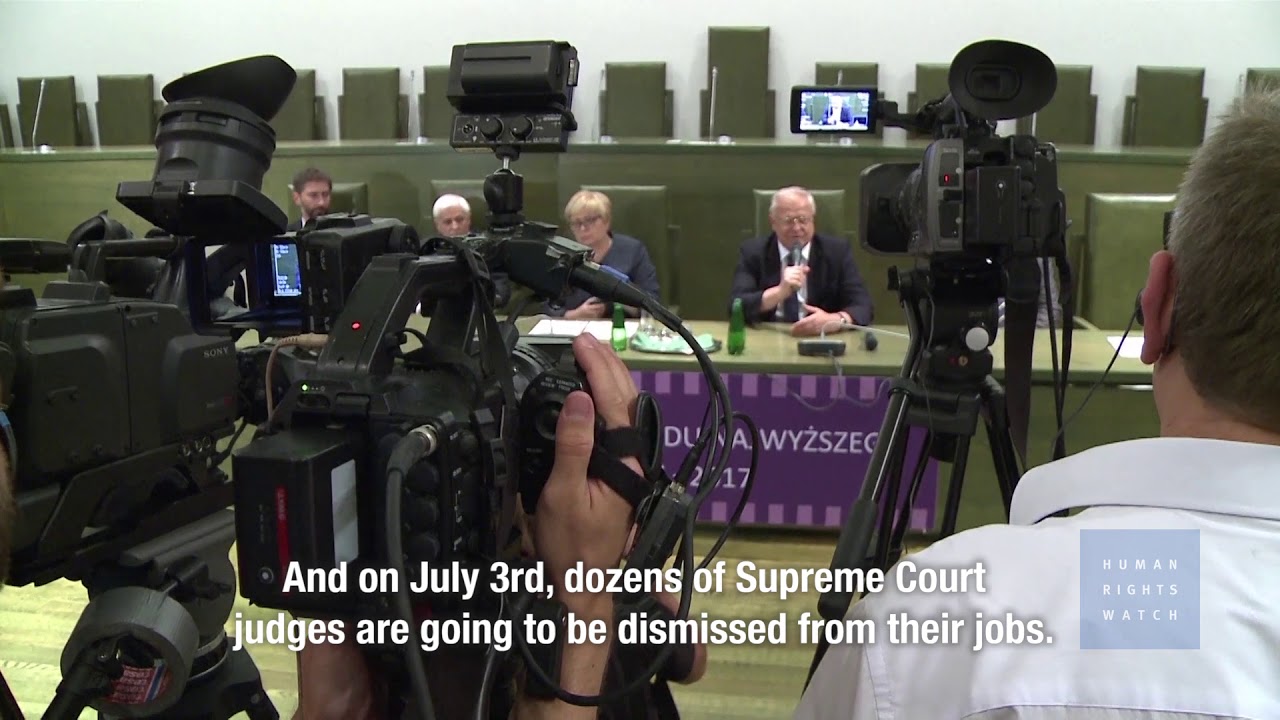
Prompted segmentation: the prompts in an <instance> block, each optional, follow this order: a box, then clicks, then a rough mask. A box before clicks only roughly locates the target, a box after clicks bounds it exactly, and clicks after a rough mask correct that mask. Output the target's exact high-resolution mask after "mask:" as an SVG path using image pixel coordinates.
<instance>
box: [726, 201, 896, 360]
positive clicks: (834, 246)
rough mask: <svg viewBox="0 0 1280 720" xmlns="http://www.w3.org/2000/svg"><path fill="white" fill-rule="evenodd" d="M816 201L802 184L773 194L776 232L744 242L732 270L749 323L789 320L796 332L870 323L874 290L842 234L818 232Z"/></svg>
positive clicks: (733, 296) (734, 292) (810, 333)
mask: <svg viewBox="0 0 1280 720" xmlns="http://www.w3.org/2000/svg"><path fill="white" fill-rule="evenodd" d="M816 215H817V206H816V205H815V203H814V200H813V195H812V194H810V193H809V191H808V190H805V189H804V188H802V187H788V188H783V189H781V190H779V191H778V192H776V193H774V195H773V201H772V202H771V203H770V204H769V223H770V224H771V225H772V226H773V232H772V233H771V234H769V235H768V236H766V237H763V238H754V239H752V240H748V241H746V242H744V243H743V244H742V250H741V254H740V256H739V258H738V267H737V269H736V270H735V271H734V273H733V290H732V294H731V296H730V307H732V302H733V300H734V299H737V298H741V299H742V305H743V310H744V311H745V314H746V318H747V322H748V323H752V324H755V323H760V322H787V323H791V334H792V335H795V336H813V335H820V334H822V332H823V331H824V330H825V331H826V332H827V333H831V332H837V331H839V330H841V329H843V328H842V326H843V325H845V324H856V325H870V324H871V322H872V320H873V319H874V309H873V307H872V302H871V293H870V292H868V291H867V286H866V285H865V284H864V283H863V282H862V276H861V275H860V274H859V273H858V267H857V265H856V264H855V263H854V261H853V250H852V248H850V247H849V242H848V241H847V240H845V239H844V238H838V237H832V236H828V235H819V234H817V233H815V232H814V229H815V228H814V218H815V216H816Z"/></svg>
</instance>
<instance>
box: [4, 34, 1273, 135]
mask: <svg viewBox="0 0 1280 720" xmlns="http://www.w3.org/2000/svg"><path fill="white" fill-rule="evenodd" d="M708 41H709V46H708V63H707V80H706V84H707V89H705V90H703V91H702V92H701V97H700V102H701V105H702V108H701V110H702V117H701V123H702V135H703V136H704V137H711V136H719V135H729V136H733V137H741V138H771V137H775V135H776V130H777V128H776V127H775V116H776V113H775V112H774V108H775V107H776V102H777V97H776V93H775V91H774V90H772V89H770V88H769V87H768V74H769V28H767V27H763V28H711V29H710V35H709V38H708ZM422 70H423V88H424V91H423V92H422V93H420V94H419V96H418V121H419V127H420V128H421V130H420V134H422V135H423V136H425V137H428V138H444V137H448V136H449V135H450V133H451V128H452V122H453V115H454V111H453V108H452V107H451V106H450V104H449V101H448V99H447V96H446V92H447V87H448V67H446V66H438V67H424V68H423V69H422ZM947 70H948V67H947V66H946V65H938V64H919V65H917V66H916V73H915V74H916V78H915V87H916V89H915V90H914V91H912V92H910V93H908V96H907V103H906V107H907V109H909V110H912V111H914V110H916V109H919V107H920V106H921V105H923V104H924V103H925V102H927V101H929V100H932V99H935V98H938V97H941V96H943V95H945V94H946V92H947ZM713 71H714V73H715V75H716V83H715V86H716V98H715V105H716V107H717V108H732V109H733V111H732V112H718V113H716V114H715V115H714V116H713V114H712V113H711V100H712V98H711V91H710V87H711V84H712V83H711V78H712V73H713ZM1204 74H1205V73H1204V70H1203V69H1202V68H1180V67H1139V68H1138V69H1137V74H1136V77H1135V81H1134V94H1133V95H1130V96H1127V97H1126V98H1125V104H1124V121H1123V123H1124V124H1123V129H1122V133H1121V139H1122V144H1124V145H1126V146H1148V147H1152V146H1154V147H1195V146H1196V145H1199V144H1200V142H1201V140H1203V138H1204V132H1205V125H1206V122H1207V118H1208V106H1209V101H1208V100H1207V99H1206V98H1205V97H1204V96H1203V92H1204ZM400 75H401V73H400V70H399V69H398V68H347V69H345V70H343V78H342V87H343V92H342V94H341V95H339V97H338V113H339V117H338V136H339V137H340V138H342V139H344V140H394V139H407V138H408V135H409V117H410V109H409V108H410V103H409V97H408V96H407V95H405V94H404V93H401V92H400V82H401V77H400ZM879 76H880V68H879V64H877V63H817V64H816V66H815V68H814V80H815V82H816V83H818V84H824V85H834V84H838V83H839V84H844V85H853V86H856V85H864V86H865V85H878V84H879ZM1245 82H1246V84H1248V85H1254V84H1259V83H1263V82H1275V83H1280V69H1267V68H1250V69H1249V70H1248V71H1247V73H1246V77H1245ZM42 83H43V85H44V90H43V98H41V84H42ZM1092 85H1093V68H1092V66H1088V65H1063V66H1059V68H1058V88H1057V92H1056V94H1055V96H1054V99H1053V100H1052V101H1051V102H1050V103H1049V104H1048V106H1046V107H1045V108H1044V109H1042V110H1041V111H1040V112H1039V113H1037V114H1035V115H1034V116H1030V117H1025V118H1021V119H1020V120H1018V122H1017V126H1018V131H1019V132H1022V133H1033V134H1035V135H1036V136H1037V137H1038V138H1040V139H1041V140H1044V141H1048V142H1055V143H1059V144H1073V145H1092V144H1093V143H1094V142H1095V139H1096V136H1097V110H1098V107H1097V106H1098V98H1097V96H1096V95H1094V94H1093V92H1092ZM155 90H156V89H155V80H154V78H153V76H151V75H110V76H99V78H98V100H97V102H96V103H95V105H96V107H95V112H96V114H97V119H98V140H97V142H98V144H100V145H103V146H112V145H147V144H150V143H151V142H152V141H153V139H154V135H155V126H156V118H157V114H158V112H159V109H160V108H161V107H163V105H162V103H161V102H160V101H158V100H155V95H156V93H155ZM881 99H883V93H882V94H881ZM674 106H675V100H674V96H673V93H672V91H671V90H670V89H669V88H668V87H667V67H666V63H662V62H640V63H608V64H606V66H605V72H604V87H603V88H602V90H601V92H600V95H599V113H600V132H601V134H602V135H608V136H612V137H615V138H670V137H672V136H673V134H674V133H673V118H674V114H675V113H674ZM37 107H39V112H40V122H39V124H38V125H37V124H36V123H35V122H34V120H35V115H36V110H37ZM88 118H89V110H88V107H87V105H86V103H84V102H80V101H79V100H77V92H76V84H75V78H73V77H49V78H21V79H19V98H18V126H19V128H20V129H21V137H20V139H19V141H18V142H17V143H15V141H14V133H13V129H12V127H11V126H10V120H9V112H8V109H7V108H4V106H0V146H4V147H16V146H18V145H21V146H25V147H34V146H36V145H41V144H47V145H52V146H63V147H66V146H91V145H93V144H94V141H93V138H92V137H91V132H90V126H89V121H88ZM713 123H714V127H713V126H712V125H713ZM272 125H273V126H274V128H275V130H276V135H277V138H278V139H279V140H281V141H309V140H320V139H325V138H327V137H328V134H329V133H328V119H327V118H326V112H325V103H324V98H323V97H322V96H320V95H318V94H317V92H316V73H315V71H314V70H308V69H303V70H299V71H298V80H297V83H296V85H295V86H294V90H293V93H292V94H291V95H290V97H289V99H288V100H287V101H286V103H285V105H284V107H283V108H282V109H281V111H280V113H279V114H278V115H277V116H276V118H275V119H274V120H273V121H272ZM33 130H34V131H35V132H36V133H37V134H38V136H39V137H37V138H34V139H33V138H32V137H31V135H32V132H33ZM882 132H883V129H880V130H878V132H877V134H881V133H882Z"/></svg>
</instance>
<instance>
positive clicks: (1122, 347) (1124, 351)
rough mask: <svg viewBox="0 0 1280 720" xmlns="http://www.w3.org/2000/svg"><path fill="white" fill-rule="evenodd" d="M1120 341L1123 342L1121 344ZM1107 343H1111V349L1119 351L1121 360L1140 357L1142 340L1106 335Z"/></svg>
mask: <svg viewBox="0 0 1280 720" xmlns="http://www.w3.org/2000/svg"><path fill="white" fill-rule="evenodd" d="M1121 339H1123V340H1124V342H1121ZM1107 342H1109V343H1111V349H1112V350H1116V349H1118V350H1119V351H1120V357H1122V358H1140V357H1142V338H1140V337H1124V336H1123V335H1108V336H1107Z"/></svg>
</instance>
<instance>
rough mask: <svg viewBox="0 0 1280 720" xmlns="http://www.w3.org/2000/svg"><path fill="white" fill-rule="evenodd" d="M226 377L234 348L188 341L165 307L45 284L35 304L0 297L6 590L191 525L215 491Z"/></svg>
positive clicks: (26, 297)
mask: <svg viewBox="0 0 1280 720" xmlns="http://www.w3.org/2000/svg"><path fill="white" fill-rule="evenodd" d="M237 379H238V376H237V371H236V350H235V346H234V344H233V343H232V342H231V341H230V340H229V339H226V338H220V337H209V336H204V335H199V334H197V333H195V332H193V331H192V329H191V327H190V324H189V323H188V321H187V319H186V318H185V317H184V316H183V314H182V312H181V311H180V310H179V309H178V308H176V307H174V306H173V305H169V304H166V303H160V302H154V301H150V300H145V299H118V298H112V297H111V296H110V293H109V292H108V291H107V288H106V287H105V286H104V285H101V284H98V283H74V282H65V281H58V282H53V283H50V284H49V286H48V288H47V289H46V292H45V295H44V297H43V298H41V299H40V300H37V299H36V298H35V295H34V294H33V293H32V291H31V290H30V289H27V288H22V287H10V288H5V289H3V290H0V383H2V384H3V385H2V386H3V387H4V388H5V394H6V397H5V398H4V402H5V406H6V407H7V412H8V415H9V419H10V422H11V427H12V429H13V438H12V442H11V443H9V451H10V454H11V460H12V461H13V463H14V469H15V473H16V482H15V488H14V490H15V496H16V504H17V509H18V512H17V526H16V529H15V532H14V545H13V568H12V571H11V575H10V578H9V582H11V583H13V584H17V585H25V584H28V583H36V584H44V583H46V582H50V581H52V580H55V579H58V578H60V577H70V578H75V579H78V578H79V577H80V576H81V575H82V573H84V572H86V571H87V570H88V569H89V568H90V567H92V566H93V565H94V564H95V563H96V562H100V561H102V560H106V559H112V558H114V557H116V556H117V555H118V554H119V553H120V552H121V551H123V550H125V549H127V548H129V547H131V546H132V545H134V544H137V543H138V542H139V541H140V540H144V539H147V538H149V537H153V536H154V535H155V534H156V533H160V532H164V531H165V530H166V529H175V528H178V527H181V526H182V525H183V524H185V523H188V522H190V521H191V520H192V517H191V514H190V513H191V512H196V513H199V512H201V511H202V510H203V504H202V493H204V492H205V491H206V490H209V489H211V488H213V487H216V486H217V485H218V484H220V483H222V482H224V481H225V479H226V478H225V477H222V476H220V474H219V473H218V472H217V469H216V468H213V467H210V466H209V460H210V458H211V457H213V455H214V454H215V443H216V442H217V441H218V440H220V439H223V438H225V437H227V436H229V435H230V434H231V433H232V431H233V429H234V423H235V420H236V419H237V417H238V416H239V413H240V406H239V404H238V393H237ZM228 498H229V493H227V494H226V495H223V496H222V497H221V502H222V503H223V504H224V505H225V502H226V500H227V499H228ZM217 502H218V500H215V501H214V507H216V503H217Z"/></svg>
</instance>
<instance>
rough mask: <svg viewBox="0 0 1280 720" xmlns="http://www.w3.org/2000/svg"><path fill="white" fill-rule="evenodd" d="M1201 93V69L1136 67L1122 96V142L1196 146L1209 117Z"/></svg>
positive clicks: (1207, 103) (1202, 74)
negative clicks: (1129, 91) (1131, 87)
mask: <svg viewBox="0 0 1280 720" xmlns="http://www.w3.org/2000/svg"><path fill="white" fill-rule="evenodd" d="M1203 93H1204V68H1194V67H1139V68H1138V76H1137V79H1136V80H1135V81H1134V93H1133V95H1130V96H1128V97H1126V98H1125V105H1124V135H1123V138H1122V139H1123V144H1124V145H1128V146H1146V147H1196V146H1197V145H1199V144H1200V142H1201V141H1202V140H1204V129H1205V123H1206V122H1207V120H1208V117H1209V100H1208V99H1207V98H1205V97H1203Z"/></svg>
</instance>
